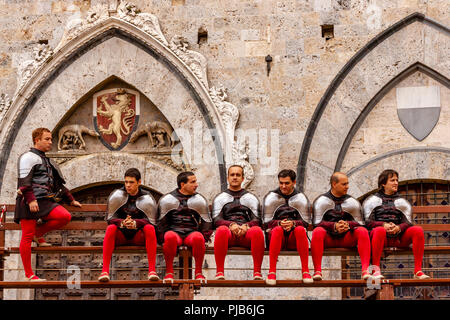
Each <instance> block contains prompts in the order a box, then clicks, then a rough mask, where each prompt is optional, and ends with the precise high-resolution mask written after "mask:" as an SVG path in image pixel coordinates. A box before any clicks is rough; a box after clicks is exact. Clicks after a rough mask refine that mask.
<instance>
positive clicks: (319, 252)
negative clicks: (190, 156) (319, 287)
mask: <svg viewBox="0 0 450 320" xmlns="http://www.w3.org/2000/svg"><path fill="white" fill-rule="evenodd" d="M326 236H327V231H326V230H325V229H324V228H322V227H317V228H315V229H314V231H313V234H312V239H311V256H312V260H313V264H314V276H313V279H314V280H318V281H319V280H322V256H323V250H324V246H325V238H326Z"/></svg>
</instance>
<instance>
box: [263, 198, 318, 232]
mask: <svg viewBox="0 0 450 320" xmlns="http://www.w3.org/2000/svg"><path fill="white" fill-rule="evenodd" d="M285 204H286V200H285V198H284V197H282V196H281V195H279V194H278V193H276V192H273V191H271V192H269V193H268V194H267V195H266V196H265V197H264V202H263V217H264V223H268V222H270V221H272V220H273V219H274V215H275V213H276V212H277V210H278V208H280V207H281V206H283V205H285ZM287 205H288V206H289V207H291V208H294V209H295V210H297V212H298V213H299V214H300V216H301V218H302V219H303V220H304V221H305V222H306V223H308V224H310V223H311V215H310V214H309V212H310V211H309V208H310V204H309V201H308V198H306V196H305V195H304V194H303V193H301V192H300V193H297V194H296V195H294V196H292V197H290V198H289V200H288V203H287Z"/></svg>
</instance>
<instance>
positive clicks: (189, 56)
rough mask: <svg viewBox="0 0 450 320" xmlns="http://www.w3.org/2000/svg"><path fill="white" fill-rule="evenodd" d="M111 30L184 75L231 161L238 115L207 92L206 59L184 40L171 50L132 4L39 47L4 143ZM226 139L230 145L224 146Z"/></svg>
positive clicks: (102, 10) (153, 22)
mask: <svg viewBox="0 0 450 320" xmlns="http://www.w3.org/2000/svg"><path fill="white" fill-rule="evenodd" d="M113 9H114V8H113ZM112 28H114V29H117V30H120V32H123V33H124V34H127V35H130V36H131V37H133V38H135V39H136V40H137V41H140V42H142V43H145V44H146V45H147V46H148V47H150V48H151V50H152V51H153V52H155V54H157V55H161V56H163V57H165V59H167V63H168V64H170V65H171V66H172V67H173V68H174V69H175V70H177V72H179V73H180V74H182V75H183V77H184V80H185V81H187V82H189V83H190V85H191V86H192V89H191V90H194V91H195V93H196V94H197V95H198V98H199V99H200V100H201V101H202V103H204V104H205V107H206V109H207V110H208V111H209V112H208V113H204V114H205V117H211V120H212V126H214V127H215V128H217V130H218V132H219V137H220V139H219V142H218V145H220V148H222V149H223V151H224V156H225V157H227V159H229V158H232V150H233V148H234V130H235V128H236V123H237V119H238V117H239V111H238V109H237V108H236V107H235V106H233V105H232V104H231V103H229V102H227V101H225V98H226V94H224V90H223V91H222V92H221V93H219V94H218V95H216V96H214V94H213V93H211V92H210V91H209V86H208V81H207V72H206V71H207V60H206V58H205V57H204V56H203V55H201V54H200V53H198V52H195V51H193V50H190V49H189V45H188V43H187V41H186V40H185V39H183V38H182V37H180V36H174V37H173V38H172V40H171V43H170V45H169V43H168V42H167V40H166V39H165V37H164V35H163V34H162V32H161V29H160V27H159V23H158V19H157V18H156V17H155V16H154V15H151V14H149V13H142V12H140V10H139V9H138V8H137V7H136V6H135V5H134V4H130V3H129V2H121V3H120V4H119V5H118V6H117V10H112V9H111V8H110V7H108V6H106V5H98V6H95V7H93V8H92V9H91V10H89V11H88V13H87V16H85V17H83V18H82V19H79V18H76V19H72V20H71V21H69V23H68V25H67V26H66V30H65V33H64V36H63V37H62V39H61V42H60V43H59V44H58V45H57V47H56V48H55V50H54V51H52V50H51V49H50V48H49V47H48V46H47V45H40V46H38V48H36V49H35V51H34V54H35V58H34V60H32V61H28V62H27V63H23V68H22V69H23V71H24V72H22V73H21V75H22V76H21V79H20V81H19V83H20V86H19V87H18V88H17V90H16V93H15V95H14V98H13V99H12V103H11V108H12V109H13V110H12V111H13V113H11V112H9V113H11V115H9V113H8V116H7V117H5V113H3V117H4V119H3V122H2V126H0V142H2V141H5V139H8V137H9V136H10V135H11V134H12V132H14V130H16V129H14V128H17V127H16V122H17V121H18V117H19V116H20V115H21V114H22V112H23V110H24V109H25V108H28V107H29V104H28V102H29V101H30V97H31V96H32V95H34V94H35V92H36V90H38V88H40V86H41V85H43V84H44V83H45V81H48V79H49V77H50V76H51V75H53V74H54V72H55V70H56V69H57V68H59V67H60V66H61V65H62V64H64V63H67V62H68V61H69V60H68V59H71V57H72V55H74V54H76V53H77V51H78V50H80V48H82V47H83V46H84V45H85V44H86V43H88V42H89V41H92V40H93V39H95V38H96V37H99V36H100V35H101V34H102V33H103V32H107V31H108V30H109V29H112ZM213 100H215V102H213ZM10 111H11V110H10ZM219 113H220V114H219ZM225 127H227V130H226V131H227V133H225ZM225 139H226V140H227V141H231V143H228V142H226V141H225ZM225 144H227V145H228V146H225ZM235 154H237V153H236V152H235ZM231 162H232V161H231V160H230V161H226V163H227V164H231ZM0 169H1V167H0ZM224 182H225V181H223V179H222V181H221V184H222V185H223V184H224Z"/></svg>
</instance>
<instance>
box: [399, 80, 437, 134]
mask: <svg viewBox="0 0 450 320" xmlns="http://www.w3.org/2000/svg"><path fill="white" fill-rule="evenodd" d="M396 94H397V114H398V118H399V119H400V122H401V124H402V125H403V127H404V128H405V129H406V130H407V131H408V132H409V133H410V134H411V135H412V136H413V137H414V138H416V139H417V140H418V141H422V140H423V139H425V138H426V137H427V136H428V135H429V134H430V133H431V131H433V129H434V127H435V126H436V124H437V122H438V120H439V115H440V113H441V99H440V90H439V87H437V86H429V87H400V88H397V90H396Z"/></svg>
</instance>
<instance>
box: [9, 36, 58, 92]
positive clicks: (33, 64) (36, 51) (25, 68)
mask: <svg viewBox="0 0 450 320" xmlns="http://www.w3.org/2000/svg"><path fill="white" fill-rule="evenodd" d="M52 54H53V50H52V49H51V48H50V47H49V45H48V44H38V45H37V46H36V47H34V48H33V59H32V60H26V61H24V62H22V63H21V64H20V65H19V72H18V75H19V79H18V81H17V83H19V86H18V87H17V90H16V93H17V92H18V91H19V90H20V89H21V88H22V87H23V85H24V84H25V83H26V82H27V81H28V80H29V79H30V78H31V76H32V75H33V74H34V73H35V72H36V70H37V69H39V67H40V66H41V65H42V64H43V63H44V62H45V61H46V60H47V59H48V58H49V57H50V56H51V55H52Z"/></svg>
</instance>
